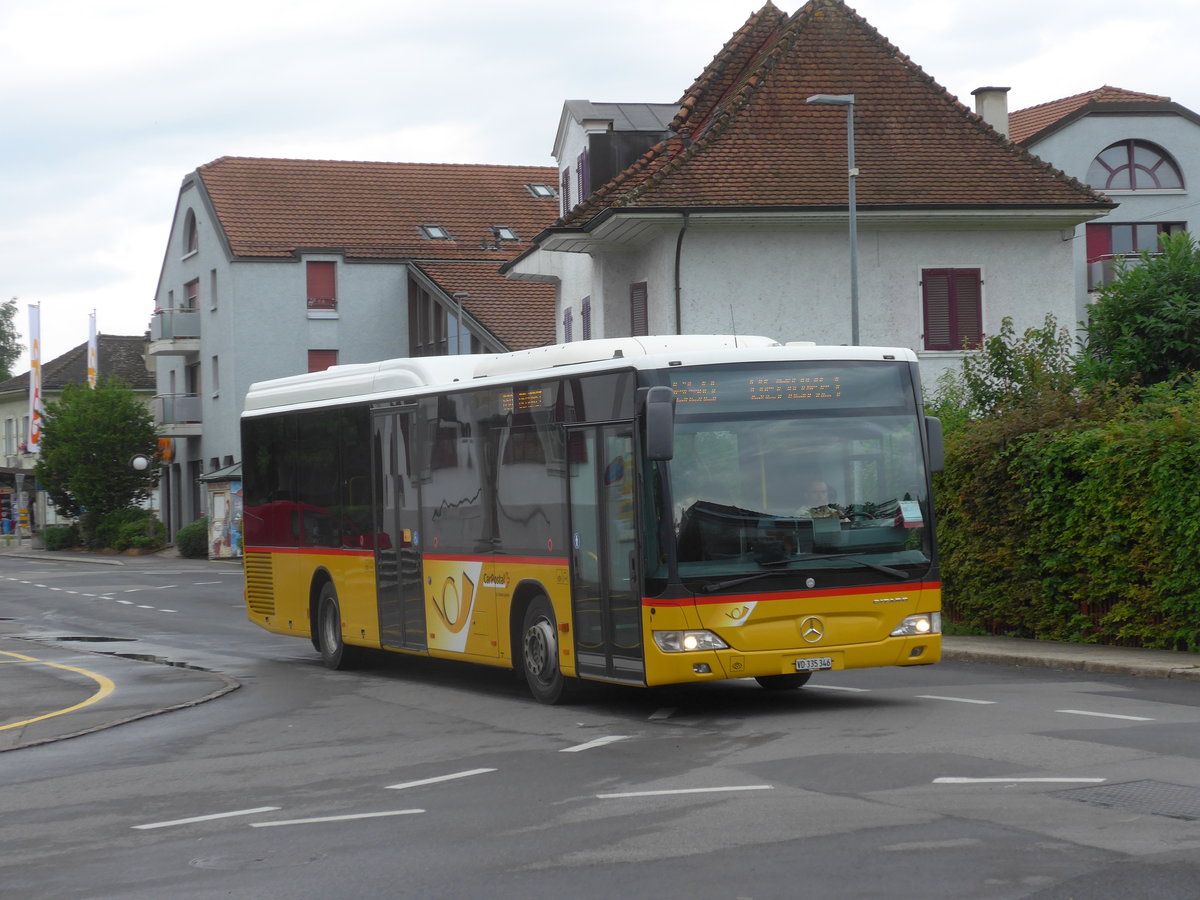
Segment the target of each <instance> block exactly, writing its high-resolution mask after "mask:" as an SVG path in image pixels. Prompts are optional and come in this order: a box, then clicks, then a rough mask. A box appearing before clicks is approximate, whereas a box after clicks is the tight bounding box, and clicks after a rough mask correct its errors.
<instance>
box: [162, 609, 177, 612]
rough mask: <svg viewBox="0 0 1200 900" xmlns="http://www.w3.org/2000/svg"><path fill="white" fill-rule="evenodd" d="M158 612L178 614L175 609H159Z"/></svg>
mask: <svg viewBox="0 0 1200 900" xmlns="http://www.w3.org/2000/svg"><path fill="white" fill-rule="evenodd" d="M159 612H179V610H177V609H160V610H159Z"/></svg>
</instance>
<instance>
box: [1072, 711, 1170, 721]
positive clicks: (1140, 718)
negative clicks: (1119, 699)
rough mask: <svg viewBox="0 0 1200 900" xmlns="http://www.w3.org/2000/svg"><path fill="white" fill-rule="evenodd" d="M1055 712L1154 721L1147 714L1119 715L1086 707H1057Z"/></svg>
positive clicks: (1102, 717)
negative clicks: (1092, 710)
mask: <svg viewBox="0 0 1200 900" xmlns="http://www.w3.org/2000/svg"><path fill="white" fill-rule="evenodd" d="M1055 712H1060V713H1070V714H1071V715H1073V716H1095V717H1096V718H1098V719H1124V720H1125V721H1126V722H1153V721H1154V720H1153V719H1148V718H1146V717H1145V716H1119V715H1117V714H1116V713H1102V712H1091V711H1090V710H1086V709H1056V710H1055Z"/></svg>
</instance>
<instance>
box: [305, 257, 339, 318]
mask: <svg viewBox="0 0 1200 900" xmlns="http://www.w3.org/2000/svg"><path fill="white" fill-rule="evenodd" d="M307 271H308V308H309V309H337V286H336V280H335V270H334V264H333V263H331V262H310V263H308V267H307Z"/></svg>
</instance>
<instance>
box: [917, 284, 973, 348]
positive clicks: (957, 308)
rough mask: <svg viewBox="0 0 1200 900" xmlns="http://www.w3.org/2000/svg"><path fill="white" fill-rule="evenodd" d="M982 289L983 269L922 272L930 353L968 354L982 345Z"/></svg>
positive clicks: (927, 342) (926, 344)
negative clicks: (936, 351)
mask: <svg viewBox="0 0 1200 900" xmlns="http://www.w3.org/2000/svg"><path fill="white" fill-rule="evenodd" d="M982 285H983V279H982V278H981V277H980V270H979V269H925V270H923V271H922V272H921V301H922V305H923V307H924V314H925V349H926V350H965V349H969V348H973V347H978V346H979V345H980V343H982V341H983V290H982Z"/></svg>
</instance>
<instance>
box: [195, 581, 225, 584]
mask: <svg viewBox="0 0 1200 900" xmlns="http://www.w3.org/2000/svg"><path fill="white" fill-rule="evenodd" d="M222 583H223V582H220V581H193V582H192V584H222Z"/></svg>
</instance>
